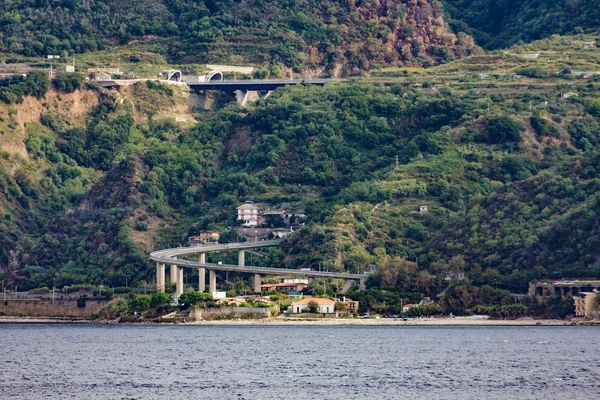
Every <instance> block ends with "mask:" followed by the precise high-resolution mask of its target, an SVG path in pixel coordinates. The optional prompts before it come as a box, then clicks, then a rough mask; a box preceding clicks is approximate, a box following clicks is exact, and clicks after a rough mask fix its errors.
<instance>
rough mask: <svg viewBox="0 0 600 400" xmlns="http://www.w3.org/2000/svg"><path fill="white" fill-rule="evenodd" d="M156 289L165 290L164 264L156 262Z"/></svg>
mask: <svg viewBox="0 0 600 400" xmlns="http://www.w3.org/2000/svg"><path fill="white" fill-rule="evenodd" d="M156 291H157V292H164V291H165V264H160V263H156Z"/></svg>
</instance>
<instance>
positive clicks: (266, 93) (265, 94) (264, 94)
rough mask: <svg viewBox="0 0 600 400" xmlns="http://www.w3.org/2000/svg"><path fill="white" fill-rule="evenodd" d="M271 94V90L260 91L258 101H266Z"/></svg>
mask: <svg viewBox="0 0 600 400" xmlns="http://www.w3.org/2000/svg"><path fill="white" fill-rule="evenodd" d="M270 94H271V91H270V90H260V91H259V92H258V99H259V100H264V99H266V98H267V97H269V95H270Z"/></svg>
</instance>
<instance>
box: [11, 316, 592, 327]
mask: <svg viewBox="0 0 600 400" xmlns="http://www.w3.org/2000/svg"><path fill="white" fill-rule="evenodd" d="M581 322H583V320H559V319H533V318H519V319H506V320H500V319H490V318H488V317H486V316H470V317H442V318H410V319H409V320H408V321H403V320H402V319H401V318H305V319H301V318H285V317H277V318H264V319H231V320H203V321H195V322H180V323H181V324H186V325H274V326H286V325H289V326H291V325H295V326H311V325H312V326H315V325H318V326H540V325H541V326H570V325H578V324H580V323H581ZM0 323H99V324H106V323H117V321H107V320H83V319H61V318H33V317H0ZM134 324H156V325H164V323H156V322H151V321H143V322H136V323H134Z"/></svg>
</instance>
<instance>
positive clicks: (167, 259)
mask: <svg viewBox="0 0 600 400" xmlns="http://www.w3.org/2000/svg"><path fill="white" fill-rule="evenodd" d="M280 243H281V240H263V241H258V242H243V243H226V244H210V245H203V246H193V247H177V248H173V249H165V250H158V251H154V252H152V253H150V259H151V260H152V261H156V262H157V263H159V264H168V265H177V266H180V267H186V268H206V269H208V270H213V271H231V272H248V273H253V274H260V275H290V276H306V277H311V278H337V279H352V280H359V281H360V280H363V279H365V278H366V275H361V274H348V273H342V272H327V271H305V270H299V269H287V268H266V267H254V266H250V265H244V266H240V265H231V264H214V263H206V262H204V263H202V262H199V261H190V260H181V259H179V258H178V257H180V256H183V255H189V254H199V253H209V252H213V251H233V250H247V249H256V248H260V247H271V246H278V245H279V244H280ZM174 257H177V258H174Z"/></svg>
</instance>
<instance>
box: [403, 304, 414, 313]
mask: <svg viewBox="0 0 600 400" xmlns="http://www.w3.org/2000/svg"><path fill="white" fill-rule="evenodd" d="M416 306H417V305H416V304H405V305H403V306H402V312H408V310H410V309H411V308H413V307H416Z"/></svg>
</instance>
